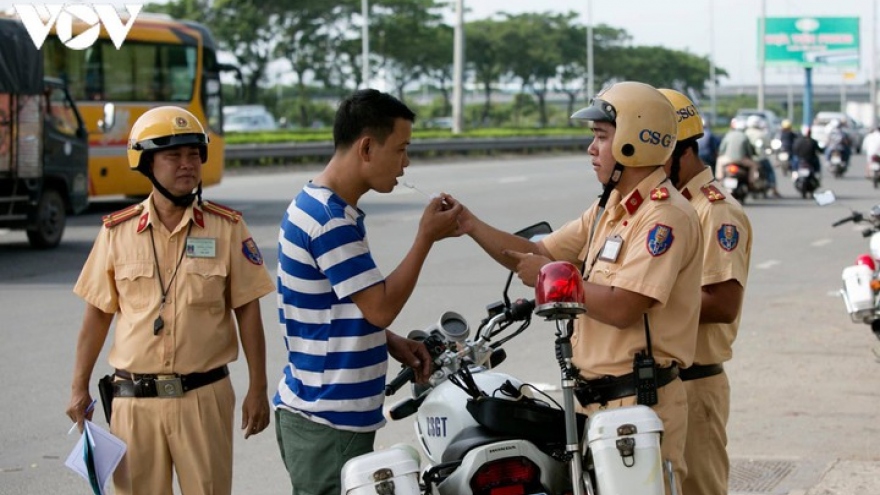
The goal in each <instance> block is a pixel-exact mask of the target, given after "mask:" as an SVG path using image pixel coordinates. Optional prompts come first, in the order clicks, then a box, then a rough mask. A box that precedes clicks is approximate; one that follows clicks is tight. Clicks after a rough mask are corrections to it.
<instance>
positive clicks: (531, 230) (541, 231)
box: [514, 222, 553, 242]
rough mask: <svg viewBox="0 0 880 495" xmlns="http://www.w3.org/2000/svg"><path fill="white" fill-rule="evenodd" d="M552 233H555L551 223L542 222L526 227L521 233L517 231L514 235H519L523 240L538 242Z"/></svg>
mask: <svg viewBox="0 0 880 495" xmlns="http://www.w3.org/2000/svg"><path fill="white" fill-rule="evenodd" d="M552 232H553V227H551V226H550V224H549V223H547V222H540V223H536V224H534V225H531V226H529V227H526V228H524V229H522V230H520V231H517V232H515V233H514V235H517V236H519V237H523V238H525V239H528V240H530V241H532V242H538V241H540V240H541V239H543V238H544V237H546V236H547V234H550V233H552Z"/></svg>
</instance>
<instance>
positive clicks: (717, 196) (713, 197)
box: [700, 184, 724, 203]
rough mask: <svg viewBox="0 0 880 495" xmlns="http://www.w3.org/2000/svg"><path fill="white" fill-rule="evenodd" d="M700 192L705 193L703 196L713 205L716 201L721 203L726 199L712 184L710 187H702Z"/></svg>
mask: <svg viewBox="0 0 880 495" xmlns="http://www.w3.org/2000/svg"><path fill="white" fill-rule="evenodd" d="M700 191H703V194H705V195H706V198H708V199H709V201H711V202H713V203H714V202H715V201H720V200H722V199H724V194H722V193H721V191H719V190H718V188H717V187H715V186H713V185H711V184H710V185H708V186H703V187H701V188H700Z"/></svg>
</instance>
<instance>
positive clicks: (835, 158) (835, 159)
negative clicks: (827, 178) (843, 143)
mask: <svg viewBox="0 0 880 495" xmlns="http://www.w3.org/2000/svg"><path fill="white" fill-rule="evenodd" d="M841 161H842V160H841V159H840V157H839V156H837V155H833V156H832V157H831V163H833V164H834V165H840V162H841Z"/></svg>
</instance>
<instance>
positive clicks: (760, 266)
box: [756, 260, 779, 270]
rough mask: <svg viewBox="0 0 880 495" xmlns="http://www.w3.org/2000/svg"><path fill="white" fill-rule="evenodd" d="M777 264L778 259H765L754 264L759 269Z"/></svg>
mask: <svg viewBox="0 0 880 495" xmlns="http://www.w3.org/2000/svg"><path fill="white" fill-rule="evenodd" d="M778 264H779V261H778V260H767V261H765V262H763V263H758V264H757V265H756V267H757V268H759V269H761V270H766V269H768V268H773V267H774V266H776V265H778Z"/></svg>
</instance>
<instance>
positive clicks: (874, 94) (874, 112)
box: [868, 0, 878, 129]
mask: <svg viewBox="0 0 880 495" xmlns="http://www.w3.org/2000/svg"><path fill="white" fill-rule="evenodd" d="M868 53H870V56H871V63H870V64H868V67H869V69H870V71H871V77H870V79H871V95H870V96H871V122H870V124H871V128H872V129H876V128H877V124H878V122H877V0H874V1H872V2H871V49H870V50H868Z"/></svg>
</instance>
